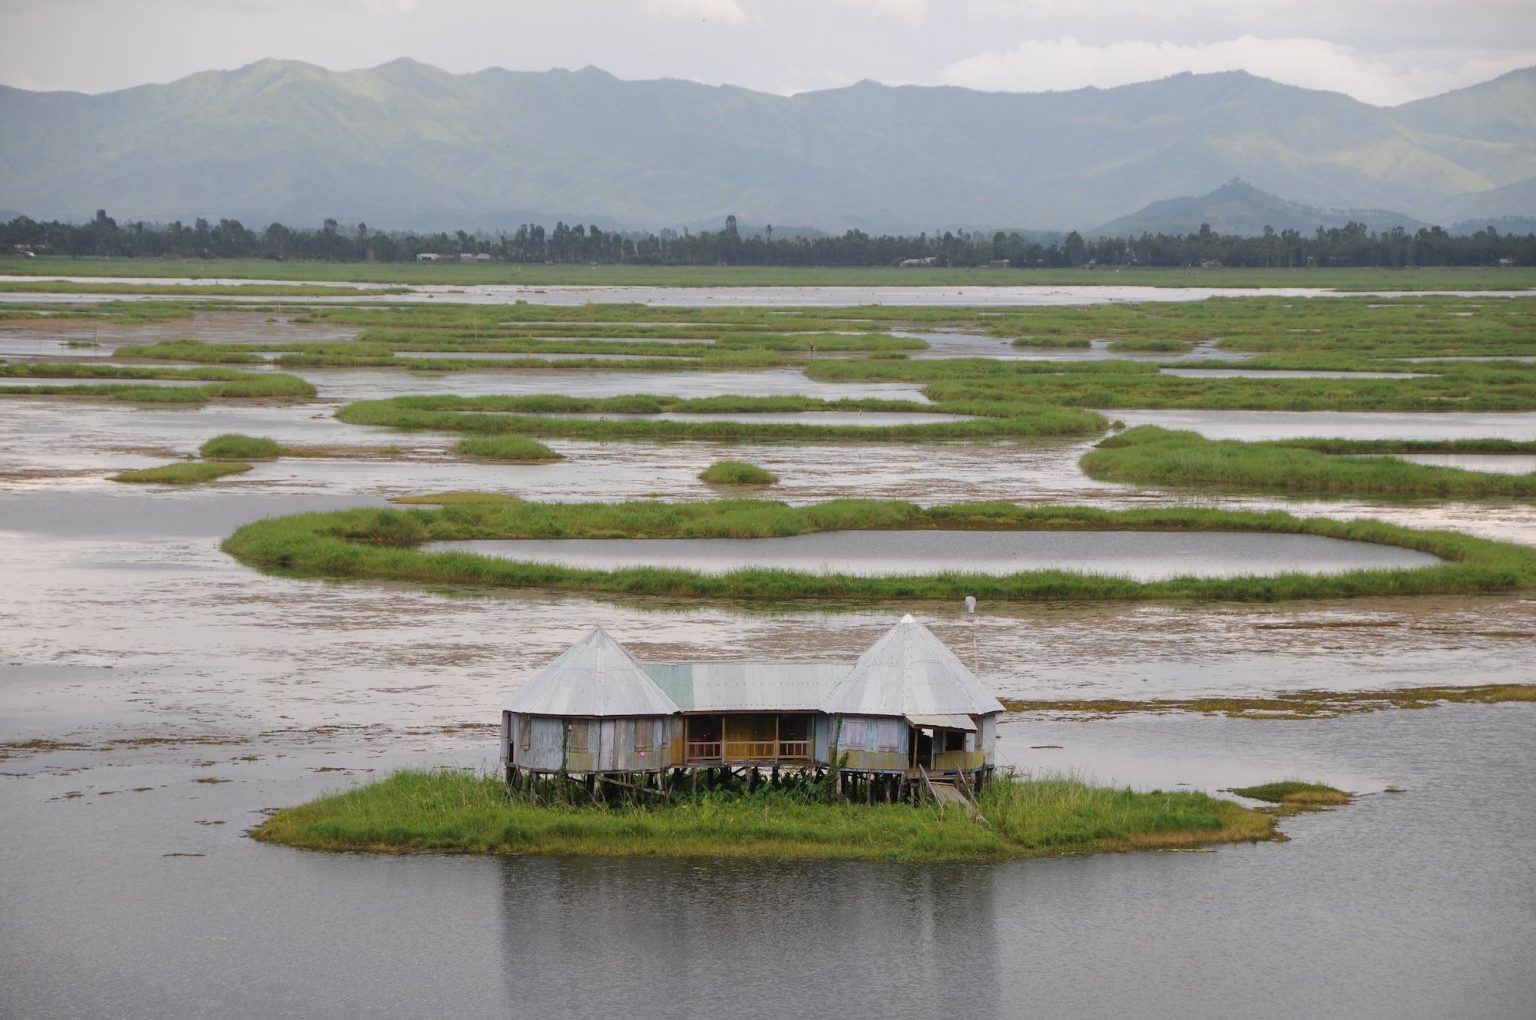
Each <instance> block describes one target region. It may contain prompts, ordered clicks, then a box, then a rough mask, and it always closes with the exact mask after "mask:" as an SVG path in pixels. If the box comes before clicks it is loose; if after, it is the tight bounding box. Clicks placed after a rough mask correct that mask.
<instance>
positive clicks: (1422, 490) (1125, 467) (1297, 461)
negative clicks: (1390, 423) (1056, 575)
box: [1079, 425, 1536, 498]
mask: <svg viewBox="0 0 1536 1020" xmlns="http://www.w3.org/2000/svg"><path fill="white" fill-rule="evenodd" d="M1493 442H1497V441H1493ZM1363 445H1364V446H1365V448H1366V449H1369V450H1371V451H1373V452H1375V451H1380V452H1381V453H1383V454H1386V453H1387V451H1389V450H1392V449H1394V447H1395V446H1396V445H1403V444H1391V443H1376V444H1363ZM1465 445H1470V446H1474V447H1481V448H1483V449H1487V448H1489V447H1488V446H1487V445H1484V444H1479V443H1473V444H1465ZM1319 447H1321V448H1323V449H1330V450H1339V451H1341V452H1344V451H1348V450H1350V449H1351V446H1350V444H1349V443H1345V442H1324V443H1320V444H1308V443H1306V442H1305V441H1296V442H1293V441H1291V440H1278V441H1273V442H1258V443H1254V442H1242V441H1239V440H1232V439H1222V440H1215V439H1206V438H1205V437H1203V436H1201V435H1199V434H1198V433H1195V432H1183V431H1170V430H1168V429H1163V428H1159V427H1157V426H1154V425H1142V426H1138V427H1136V428H1132V429H1127V430H1126V431H1124V432H1121V433H1119V434H1118V435H1115V436H1111V437H1109V438H1108V439H1105V440H1104V441H1103V442H1101V443H1099V445H1098V446H1097V447H1096V448H1094V449H1093V450H1090V451H1089V452H1088V453H1086V454H1085V455H1084V456H1083V457H1082V459H1081V461H1079V464H1080V465H1081V467H1082V469H1083V471H1084V473H1086V474H1087V475H1088V476H1089V477H1090V478H1097V479H1102V480H1107V481H1115V482H1134V483H1138V484H1142V485H1188V486H1202V487H1219V488H1230V489H1250V490H1278V491H1283V492H1295V493H1306V494H1320V495H1347V496H1355V495H1398V496H1454V497H1461V498H1488V497H1515V498H1521V497H1525V498H1528V497H1531V496H1536V472H1532V473H1530V474H1524V475H1506V474H1497V473H1494V472H1487V471H1466V470H1462V469H1460V468H1452V467H1439V466H1434V465H1427V464H1414V463H1411V462H1409V461H1405V460H1400V459H1398V458H1396V457H1392V456H1390V455H1377V456H1338V455H1335V454H1332V453H1322V452H1318V448H1319ZM1354 448H1355V449H1358V448H1360V446H1359V445H1356V446H1355V447H1354Z"/></svg>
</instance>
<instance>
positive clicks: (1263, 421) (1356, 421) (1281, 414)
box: [1102, 409, 1536, 440]
mask: <svg viewBox="0 0 1536 1020" xmlns="http://www.w3.org/2000/svg"><path fill="white" fill-rule="evenodd" d="M1102 413H1103V414H1105V415H1107V416H1109V417H1111V418H1118V419H1119V420H1120V421H1123V422H1125V423H1126V424H1127V425H1161V426H1163V427H1164V428H1169V429H1189V430H1191V431H1194V432H1198V433H1200V434H1201V435H1202V436H1205V437H1206V438H1208V439H1248V440H1253V439H1296V438H1301V437H1312V438H1343V439H1488V438H1496V439H1517V440H1536V414H1533V413H1531V412H1529V411H1521V412H1498V411H1490V412H1484V413H1467V412H1455V413H1440V412H1432V411H1425V412H1406V411H1385V412H1375V411H1353V412H1350V411H1177V410H1160V411H1138V410H1126V409H1115V410H1109V411H1103V412H1102Z"/></svg>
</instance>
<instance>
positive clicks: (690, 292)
mask: <svg viewBox="0 0 1536 1020" xmlns="http://www.w3.org/2000/svg"><path fill="white" fill-rule="evenodd" d="M509 275H510V274H509ZM8 279H10V280H12V281H17V280H18V279H19V280H34V279H59V280H70V281H71V282H77V283H97V282H99V281H98V280H96V279H94V278H87V277H75V278H70V277H21V278H14V277H12V278H7V277H4V276H0V288H3V286H4V284H5V282H7V280H8ZM119 282H125V283H131V284H146V285H160V286H165V285H170V284H189V283H201V284H205V285H208V284H218V285H233V284H260V283H276V282H277V281H262V280H240V281H235V280H171V279H165V280H126V279H125V280H121V281H119ZM278 285H280V286H292V285H293V284H292V281H289V282H288V283H287V284H281V283H279V284H278ZM346 286H350V287H359V288H363V289H367V290H375V291H380V293H378V294H364V295H348V296H336V297H329V296H324V290H323V287H321V286H319V285H316V287H315V291H316V293H315V294H313V295H304V296H294V297H257V296H254V295H253V296H251V297H245V296H242V295H240V294H219V295H207V296H195V295H189V296H182V295H171V297H173V298H174V299H175V300H178V301H192V302H197V301H206V302H214V301H217V302H223V303H229V302H259V303H260V304H263V305H275V306H281V305H295V304H297V305H325V304H362V303H370V302H389V303H400V302H417V301H434V302H444V303H449V304H477V305H480V304H483V305H503V304H511V303H512V302H515V301H524V302H527V303H528V304H534V305H586V304H593V303H596V304H641V305H647V306H650V307H653V308H662V307H664V308H848V307H852V306H854V305H888V306H894V307H936V308H1023V307H1041V306H1052V305H1095V304H1111V303H1119V302H1134V303H1143V302H1156V301H1205V300H1207V299H1209V298H1212V297H1296V298H1308V297H1331V296H1334V295H1340V294H1342V295H1343V296H1348V297H1366V296H1377V297H1403V296H1428V295H1431V294H1438V295H1444V296H1451V297H1468V298H1473V297H1475V298H1480V299H1488V300H1492V299H1496V298H1501V297H1525V296H1528V295H1529V294H1530V293H1531V292H1530V291H1529V290H1508V291H1414V292H1407V293H1405V292H1397V291H1380V292H1375V293H1368V292H1363V291H1355V292H1349V293H1347V294H1345V293H1344V292H1339V291H1332V290H1325V289H1320V288H1316V287H1266V288H1255V287H1144V286H1114V285H1109V284H1106V285H1100V286H1047V287H1035V286H959V287H952V286H914V287H885V286H874V287H648V286H637V287H581V286H527V285H522V284H515V283H506V284H473V285H466V286H462V287H457V286H440V285H417V286H412V287H409V288H408V289H407V291H406V293H403V294H385V293H382V291H383V289H384V288H385V287H386V286H387V285H384V284H347V285H346ZM145 300H156V298H155V297H154V296H152V295H142V294H88V293H82V294H42V293H26V292H0V302H3V303H15V302H30V303H35V304H39V305H56V304H100V303H103V302H107V301H145Z"/></svg>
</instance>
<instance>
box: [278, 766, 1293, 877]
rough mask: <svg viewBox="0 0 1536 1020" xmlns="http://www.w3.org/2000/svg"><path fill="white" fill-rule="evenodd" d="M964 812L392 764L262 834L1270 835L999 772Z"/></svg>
mask: <svg viewBox="0 0 1536 1020" xmlns="http://www.w3.org/2000/svg"><path fill="white" fill-rule="evenodd" d="M978 808H979V810H980V812H981V815H982V816H983V817H984V818H985V819H986V823H985V824H984V823H982V822H979V821H977V820H975V819H973V818H972V817H970V816H969V815H968V814H967V813H965V812H963V811H956V810H948V811H946V810H942V809H939V808H937V807H933V806H912V805H908V804H879V805H864V804H850V803H836V802H834V803H810V802H807V801H806V800H805V799H804V798H802V797H798V796H792V795H782V794H779V793H778V792H776V791H768V792H765V793H758V794H752V795H745V796H737V795H728V794H720V793H706V794H700V795H698V796H696V797H686V798H682V799H680V800H678V801H675V802H673V803H670V804H663V805H657V806H646V807H637V806H628V807H605V806H600V805H592V804H586V805H565V804H555V805H541V806H534V805H531V804H529V803H527V802H525V801H522V800H518V799H514V798H512V797H510V796H509V793H508V789H507V786H506V784H505V783H503V782H501V781H500V780H499V779H497V778H494V777H491V776H474V775H469V774H466V773H463V772H452V771H435V772H398V773H396V774H394V775H393V776H390V777H389V778H387V779H384V780H382V781H380V782H375V783H370V784H368V785H365V786H361V787H357V788H355V789H353V790H349V791H346V792H344V793H338V794H333V795H331V796H328V797H323V798H321V799H319V800H316V801H312V802H310V803H308V804H304V805H301V806H299V807H294V808H287V809H284V810H282V811H279V812H277V813H276V814H274V815H272V816H271V817H270V818H268V819H267V820H266V821H264V822H262V823H261V824H260V825H259V826H257V827H256V828H255V829H253V830H252V831H251V835H252V836H253V837H254V838H256V839H258V840H262V841H264V842H272V843H283V844H287V845H290V846H298V847H306V848H311V849H321V850H371V851H381V852H389V853H410V852H438V853H498V854H561V855H571V856H599V857H678V858H731V859H756V860H890V861H917V862H939V861H987V860H1004V859H1009V858H1020V857H1041V856H1048V855H1053V854H1062V853H1087V852H1093V851H1102V850H1136V849H1152V848H1167V847H1182V846H1198V845H1204V844H1209V843H1225V842H1236V841H1257V840H1264V839H1274V838H1276V837H1277V832H1276V829H1275V822H1274V819H1273V818H1272V817H1270V816H1269V815H1267V814H1264V813H1262V812H1258V811H1251V810H1249V809H1246V808H1243V807H1241V806H1240V805H1238V804H1236V803H1233V802H1231V801H1223V800H1220V799H1217V798H1213V797H1209V796H1206V795H1204V794H1199V793H1162V792H1153V793H1133V792H1131V791H1129V790H1104V789H1098V788H1094V787H1091V786H1088V785H1087V784H1085V783H1083V782H1081V781H1079V780H1077V779H1074V778H1071V777H1045V778H1041V779H1034V778H1030V777H1025V778H1023V779H1011V778H1007V777H999V778H997V779H996V780H995V781H994V782H993V783H992V784H990V785H989V786H988V787H987V789H986V790H985V791H984V792H983V794H982V796H981V798H980V800H979V803H978Z"/></svg>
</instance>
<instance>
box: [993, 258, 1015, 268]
mask: <svg viewBox="0 0 1536 1020" xmlns="http://www.w3.org/2000/svg"><path fill="white" fill-rule="evenodd" d="M1010 265H1012V263H1011V262H1009V261H1008V260H1007V259H993V260H992V261H991V262H988V263H987V268H988V269H1007V268H1008V267H1009V266H1010Z"/></svg>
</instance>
